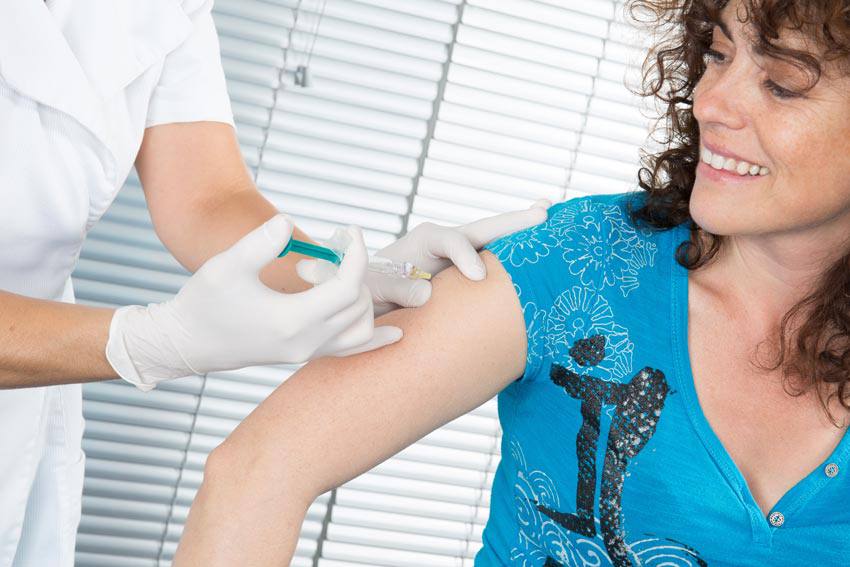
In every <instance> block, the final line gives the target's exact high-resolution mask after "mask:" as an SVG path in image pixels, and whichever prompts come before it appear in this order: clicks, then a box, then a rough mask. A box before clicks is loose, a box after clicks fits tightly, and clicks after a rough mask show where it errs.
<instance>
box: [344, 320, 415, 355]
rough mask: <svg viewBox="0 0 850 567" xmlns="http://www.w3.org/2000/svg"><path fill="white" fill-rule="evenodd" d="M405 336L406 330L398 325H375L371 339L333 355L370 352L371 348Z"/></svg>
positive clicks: (393, 341)
mask: <svg viewBox="0 0 850 567" xmlns="http://www.w3.org/2000/svg"><path fill="white" fill-rule="evenodd" d="M403 336H404V332H403V331H402V330H401V329H400V328H398V327H392V326H390V325H383V326H380V327H375V334H374V335H373V336H372V339H371V340H369V341H368V342H366V343H363V344H362V345H359V346H356V347H354V348H350V349H347V350H342V351H338V352H335V353H333V356H351V355H353V354H360V353H362V352H369V351H370V350H376V349H379V348H381V347H385V346H387V345H391V344H393V343H397V342H398V341H400V340H401V338H402V337H403Z"/></svg>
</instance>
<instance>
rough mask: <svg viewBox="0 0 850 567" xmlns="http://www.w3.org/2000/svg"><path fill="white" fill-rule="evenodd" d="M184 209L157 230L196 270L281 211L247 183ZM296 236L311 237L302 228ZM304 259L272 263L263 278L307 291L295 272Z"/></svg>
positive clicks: (291, 256)
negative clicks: (299, 262) (174, 218)
mask: <svg viewBox="0 0 850 567" xmlns="http://www.w3.org/2000/svg"><path fill="white" fill-rule="evenodd" d="M183 209H184V210H185V211H186V212H185V214H183V215H182V216H181V218H180V222H174V221H173V219H170V220H168V221H167V222H163V223H158V224H160V225H161V226H157V233H158V234H159V236H160V238H161V239H162V241H163V243H164V244H165V245H166V247H167V248H168V249H169V250H170V251H171V253H172V254H173V255H174V257H175V258H176V259H177V261H178V262H180V263H181V264H182V265H183V266H184V267H186V269H188V270H189V271H192V272H194V271H195V270H197V269H198V268H199V267H200V266H201V265H203V263H204V262H206V261H207V260H208V259H209V258H210V257H212V256H214V255H216V254H218V253H219V252H221V251H223V250H226V249H227V248H229V247H230V246H231V245H233V244H234V243H235V242H236V241H237V240H239V239H240V238H242V237H243V236H245V234H247V233H248V232H250V231H251V230H253V229H254V228H256V227H258V226H259V225H261V224H263V223H264V222H266V221H267V220H269V219H270V218H271V217H273V216H274V215H276V214H277V213H278V211H277V209H276V208H275V206H274V205H272V204H271V203H270V202H269V201H268V200H267V199H266V198H265V197H263V196H262V194H261V193H260V192H259V191H257V190H256V189H255V188H254V187H253V185H251V184H250V183H246V182H242V185H241V187H239V188H238V189H233V190H231V191H227V192H224V193H223V194H221V193H219V194H217V195H215V194H213V195H211V196H210V197H209V198H208V199H206V200H204V201H201V202H197V203H191V204H190V203H187V204H186V205H185V206H184V207H183ZM284 212H285V211H284ZM292 237H293V238H297V239H299V240H309V238H308V237H307V235H305V234H304V233H303V232H301V231H300V230H299V229H298V228H296V229H295V231H294V233H293V235H292ZM303 258H304V257H303V256H300V255H297V254H288V255H287V256H285V257H283V258H281V259H279V260H277V261H275V262H273V263H271V264H269V265H268V266H267V267H266V268H265V269H264V270H263V271H262V272H261V274H260V279H262V281H263V282H264V283H265V284H266V285H268V286H269V287H271V288H273V289H277V290H281V291H286V292H289V293H291V292H295V291H303V290H304V289H307V288H308V287H310V286H309V285H308V284H306V283H305V282H304V281H303V280H301V279H300V278H299V277H298V275H297V274H296V273H295V264H296V263H297V262H298V260H301V259H303Z"/></svg>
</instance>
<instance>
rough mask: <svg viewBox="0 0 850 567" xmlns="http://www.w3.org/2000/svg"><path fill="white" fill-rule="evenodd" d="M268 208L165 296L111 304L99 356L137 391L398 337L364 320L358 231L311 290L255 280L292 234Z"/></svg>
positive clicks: (366, 306) (368, 313) (366, 309)
mask: <svg viewBox="0 0 850 567" xmlns="http://www.w3.org/2000/svg"><path fill="white" fill-rule="evenodd" d="M292 228H293V227H292V223H291V222H290V221H289V219H288V218H287V217H286V216H285V215H277V216H275V217H273V218H272V219H271V220H269V221H268V222H266V223H265V224H263V225H262V226H260V227H258V228H257V229H255V230H253V231H252V232H250V233H248V234H247V235H246V236H245V237H243V238H242V239H241V240H239V241H238V242H237V243H236V244H234V245H233V246H232V247H230V248H229V249H227V250H225V251H224V252H221V253H220V254H217V255H216V256H213V257H212V258H210V259H209V260H208V261H207V262H206V263H205V264H204V265H203V266H201V268H200V269H199V270H198V271H197V272H195V274H194V275H192V277H191V278H189V280H188V281H187V282H186V284H185V285H184V286H183V288H181V289H180V291H179V292H178V293H177V295H175V296H174V298H172V299H170V300H168V301H165V302H163V303H151V304H149V305H148V306H147V307H142V306H139V305H131V306H127V307H122V308H120V309H118V310H117V311H116V312H115V314H114V316H113V318H112V324H111V325H110V329H109V340H108V342H107V345H106V357H107V359H108V360H109V362H110V364H111V365H112V366H113V368H115V370H116V372H118V374H119V375H120V376H121V377H122V378H124V379H125V380H127V381H128V382H130V383H132V384H135V385H136V386H137V387H139V388H140V389H142V390H145V391H147V390H150V389H152V388H153V387H154V386H155V385H156V383H157V382H159V381H161V380H166V379H169V378H177V377H180V376H189V375H192V374H206V373H207V372H212V371H216V370H231V369H235V368H242V367H244V366H252V365H263V364H278V363H300V362H304V361H306V360H308V359H310V358H313V357H318V356H324V355H345V354H353V353H355V352H363V351H366V350H372V349H375V348H379V347H381V346H384V345H387V344H390V343H393V342H396V341H398V340H399V339H400V338H401V329H399V328H397V327H388V326H386V327H378V328H377V329H376V328H374V325H373V312H372V299H371V295H370V293H369V290H368V288H367V287H366V286H365V285H364V284H363V280H364V276H365V273H366V266H367V261H368V257H367V254H366V247H365V245H364V243H363V236H362V234H361V232H360V230H359V229H357V228H350V229H349V230H348V234H349V236H350V242H351V244H350V246H349V247H348V249H347V250H346V254H345V259H344V260H343V262H342V264H341V265H340V268H339V270H337V271H336V273H335V274H334V275H333V277H330V278H328V279H327V281H325V282H323V283H322V284H321V285H318V286H316V287H314V288H312V289H309V290H306V291H303V292H300V293H291V294H288V293H282V292H279V291H275V290H272V289H270V288H268V287H266V286H265V285H264V284H263V283H261V282H260V279H259V272H260V270H261V269H262V268H263V267H264V266H265V265H266V264H268V263H269V262H270V261H272V260H273V259H274V258H276V257H277V255H278V253H280V251H281V250H283V248H284V246H286V243H287V242H288V241H289V238H290V237H291V236H292Z"/></svg>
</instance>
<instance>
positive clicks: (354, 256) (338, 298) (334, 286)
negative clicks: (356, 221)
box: [291, 227, 371, 328]
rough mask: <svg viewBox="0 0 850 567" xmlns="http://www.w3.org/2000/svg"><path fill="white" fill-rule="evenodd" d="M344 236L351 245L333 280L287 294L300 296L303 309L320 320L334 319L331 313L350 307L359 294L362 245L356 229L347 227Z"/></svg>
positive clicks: (363, 270)
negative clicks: (346, 236)
mask: <svg viewBox="0 0 850 567" xmlns="http://www.w3.org/2000/svg"><path fill="white" fill-rule="evenodd" d="M348 233H349V236H351V239H352V242H351V244H350V245H349V247H348V249H347V250H346V252H345V257H344V258H343V259H342V263H341V264H340V266H339V268H338V269H337V270H336V273H335V274H334V277H332V278H330V279H328V280H327V281H325V282H322V283H320V284H319V285H316V286H315V287H313V288H310V289H308V290H306V291H301V292H299V293H297V294H291V295H298V296H300V297H299V300H300V301H303V302H304V304H305V307H307V308H309V309H311V310H312V311H313V312H314V314H317V315H321V316H323V317H324V318H330V317H334V316H335V315H334V314H338V313H340V312H342V311H344V310H345V309H348V308H351V307H354V304H355V303H356V302H357V301H358V297H359V296H360V295H361V287H362V286H363V279H364V277H365V274H366V267H367V263H368V255H367V253H366V244H365V243H364V242H363V234H362V233H361V232H360V229H358V228H357V227H349V229H348ZM296 266H297V265H296ZM296 269H297V268H296ZM370 301H371V299H370ZM343 328H344V327H343Z"/></svg>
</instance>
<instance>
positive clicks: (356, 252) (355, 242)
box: [336, 226, 369, 284]
mask: <svg viewBox="0 0 850 567" xmlns="http://www.w3.org/2000/svg"><path fill="white" fill-rule="evenodd" d="M346 232H347V234H348V236H349V237H351V243H350V244H349V245H348V247H347V248H346V249H345V257H344V258H343V259H342V263H341V264H340V265H339V270H337V273H336V279H338V280H340V281H342V282H344V283H345V284H353V283H357V284H360V283H361V282H363V279H364V278H365V276H366V268H367V266H368V264H369V256H368V253H367V252H366V243H365V242H364V241H363V231H362V230H360V227H357V226H349V227H348V228H347V229H346Z"/></svg>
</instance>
